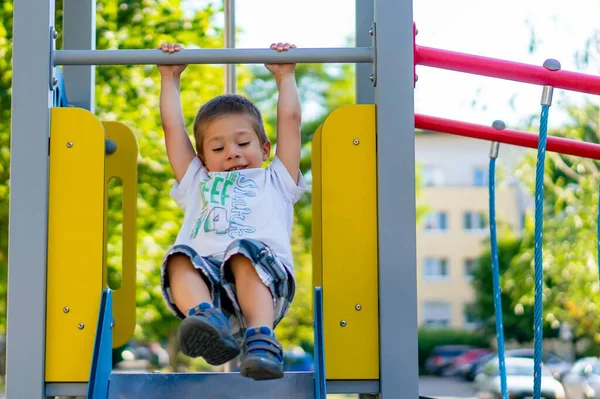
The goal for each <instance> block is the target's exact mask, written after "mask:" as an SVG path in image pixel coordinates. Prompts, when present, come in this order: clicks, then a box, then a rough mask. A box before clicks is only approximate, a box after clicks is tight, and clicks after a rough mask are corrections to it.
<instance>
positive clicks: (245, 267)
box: [228, 254, 254, 274]
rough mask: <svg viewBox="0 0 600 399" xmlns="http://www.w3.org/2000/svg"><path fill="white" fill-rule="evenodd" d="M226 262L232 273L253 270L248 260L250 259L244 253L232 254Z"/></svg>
mask: <svg viewBox="0 0 600 399" xmlns="http://www.w3.org/2000/svg"><path fill="white" fill-rule="evenodd" d="M228 263H229V267H230V268H231V271H232V272H233V273H234V274H235V273H244V272H249V271H254V266H253V265H252V262H251V261H250V259H248V257H247V256H246V255H243V254H235V255H232V256H231V257H230V258H229V260H228Z"/></svg>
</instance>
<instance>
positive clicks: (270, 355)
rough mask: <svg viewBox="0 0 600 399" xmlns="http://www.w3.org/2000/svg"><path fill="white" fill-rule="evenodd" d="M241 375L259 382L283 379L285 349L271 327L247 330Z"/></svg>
mask: <svg viewBox="0 0 600 399" xmlns="http://www.w3.org/2000/svg"><path fill="white" fill-rule="evenodd" d="M243 348H244V359H243V360H242V365H241V367H240V373H241V374H242V375H243V376H244V377H248V378H252V379H254V380H257V381H262V380H274V379H277V378H283V349H282V347H281V344H280V343H279V342H277V339H276V338H275V334H274V333H273V332H272V331H271V329H270V328H269V327H264V326H263V327H255V328H249V329H248V330H246V338H245V340H244V347H243Z"/></svg>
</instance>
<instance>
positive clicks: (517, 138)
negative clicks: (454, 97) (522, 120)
mask: <svg viewBox="0 0 600 399" xmlns="http://www.w3.org/2000/svg"><path fill="white" fill-rule="evenodd" d="M415 127H416V128H417V129H424V130H430V131H434V132H440V133H450V134H455V135H458V136H465V137H472V138H476V139H482V140H489V141H498V142H500V143H506V144H513V145H518V146H521V147H529V148H537V145H538V135H537V134H533V133H527V132H521V131H518V130H511V129H503V130H497V129H494V128H493V127H491V126H484V125H477V124H474V123H467V122H459V121H455V120H452V119H444V118H437V117H434V116H427V115H419V114H415ZM546 149H547V150H548V151H552V152H557V153H560V154H566V155H575V156H579V157H583V158H591V159H597V160H600V145H599V144H594V143H588V142H585V141H579V140H572V139H566V138H562V137H554V136H548V141H547V146H546Z"/></svg>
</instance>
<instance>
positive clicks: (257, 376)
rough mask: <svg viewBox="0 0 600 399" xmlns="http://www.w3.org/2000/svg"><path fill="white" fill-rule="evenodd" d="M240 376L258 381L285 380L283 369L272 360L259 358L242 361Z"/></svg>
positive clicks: (253, 357) (250, 357)
mask: <svg viewBox="0 0 600 399" xmlns="http://www.w3.org/2000/svg"><path fill="white" fill-rule="evenodd" d="M240 374H241V375H242V376H244V377H247V378H252V379H253V380H256V381H264V380H276V379H279V378H283V367H282V366H281V365H279V364H277V363H275V362H273V361H272V360H267V359H263V358H261V357H258V356H249V357H246V358H245V359H244V361H242V366H241V367H240Z"/></svg>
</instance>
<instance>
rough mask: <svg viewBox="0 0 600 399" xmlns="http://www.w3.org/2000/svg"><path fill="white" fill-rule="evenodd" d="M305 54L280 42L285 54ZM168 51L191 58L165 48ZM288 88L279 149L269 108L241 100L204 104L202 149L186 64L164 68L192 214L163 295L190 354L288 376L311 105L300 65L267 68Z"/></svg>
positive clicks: (178, 164)
mask: <svg viewBox="0 0 600 399" xmlns="http://www.w3.org/2000/svg"><path fill="white" fill-rule="evenodd" d="M293 47H295V46H293V45H290V44H288V43H285V44H284V43H278V44H272V45H271V49H273V50H275V51H279V52H281V51H287V50H289V49H290V48H293ZM159 48H160V49H161V50H162V51H163V52H167V53H174V52H177V51H179V50H181V48H182V47H181V46H180V45H178V44H172V43H169V44H162V45H161V46H160V47H159ZM265 66H266V68H267V69H268V70H269V71H270V72H271V73H272V74H273V76H274V78H275V81H276V83H277V87H278V89H279V98H278V103H277V146H276V151H275V157H274V159H273V161H272V162H271V163H270V165H268V166H267V167H266V168H263V167H262V165H263V162H265V161H267V160H268V159H269V157H270V152H271V143H270V141H269V139H268V137H267V135H266V133H265V129H264V125H263V121H262V117H261V114H260V112H259V110H258V109H257V108H256V107H255V106H254V104H252V103H251V102H250V101H249V100H247V99H246V98H244V97H242V96H239V95H222V96H218V97H216V98H214V99H212V100H210V101H209V102H207V103H206V104H204V105H203V106H202V107H201V108H200V110H199V111H198V113H197V115H196V119H195V122H194V138H195V144H196V145H195V148H194V146H193V145H192V142H191V140H190V138H189V136H188V134H187V132H186V129H185V123H184V118H183V114H182V107H181V99H180V93H179V89H180V76H181V74H182V72H183V71H184V70H185V68H186V65H160V66H158V69H159V71H160V74H161V94H160V112H161V120H162V126H163V130H164V133H165V144H166V149H167V155H168V158H169V162H170V164H171V167H172V169H173V172H174V174H175V178H176V183H175V185H174V187H173V190H172V192H171V195H172V197H173V198H174V200H175V201H176V203H177V204H178V205H179V206H180V207H181V208H182V209H183V210H184V212H185V214H184V219H183V225H182V226H181V229H180V231H179V234H178V236H177V239H176V241H175V243H174V245H173V247H172V248H171V249H170V250H169V251H168V252H167V254H166V256H165V258H164V262H163V265H162V267H161V284H162V292H163V296H164V298H165V300H166V302H167V304H168V306H169V308H170V309H171V310H172V311H173V312H174V313H175V315H176V316H177V317H179V318H180V319H182V322H181V324H180V326H179V330H178V334H177V335H178V340H179V344H180V347H181V351H182V352H183V353H184V354H185V355H187V356H190V357H200V356H201V357H203V358H204V359H205V360H206V362H207V363H209V364H211V365H221V364H224V363H226V362H228V361H230V360H233V359H234V358H236V357H237V355H238V354H239V353H240V347H239V346H238V341H239V342H241V347H242V352H243V357H242V361H241V374H242V375H243V376H245V377H248V378H253V379H255V380H267V379H275V378H281V377H283V351H282V347H281V345H280V344H279V342H278V341H277V339H276V337H275V334H274V329H275V327H276V326H277V324H278V323H279V322H280V321H281V319H282V318H283V317H284V315H285V314H286V312H287V310H288V308H289V306H290V304H291V302H292V300H293V298H294V293H295V276H294V269H293V262H292V251H291V245H290V240H291V231H292V225H293V206H294V204H295V203H296V202H297V201H298V200H299V199H300V198H301V196H302V195H303V194H304V192H305V191H306V183H305V181H304V178H303V177H302V174H301V172H300V170H299V164H300V149H301V137H300V123H301V107H300V98H299V95H298V89H297V87H296V78H295V64H267V65H265Z"/></svg>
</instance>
